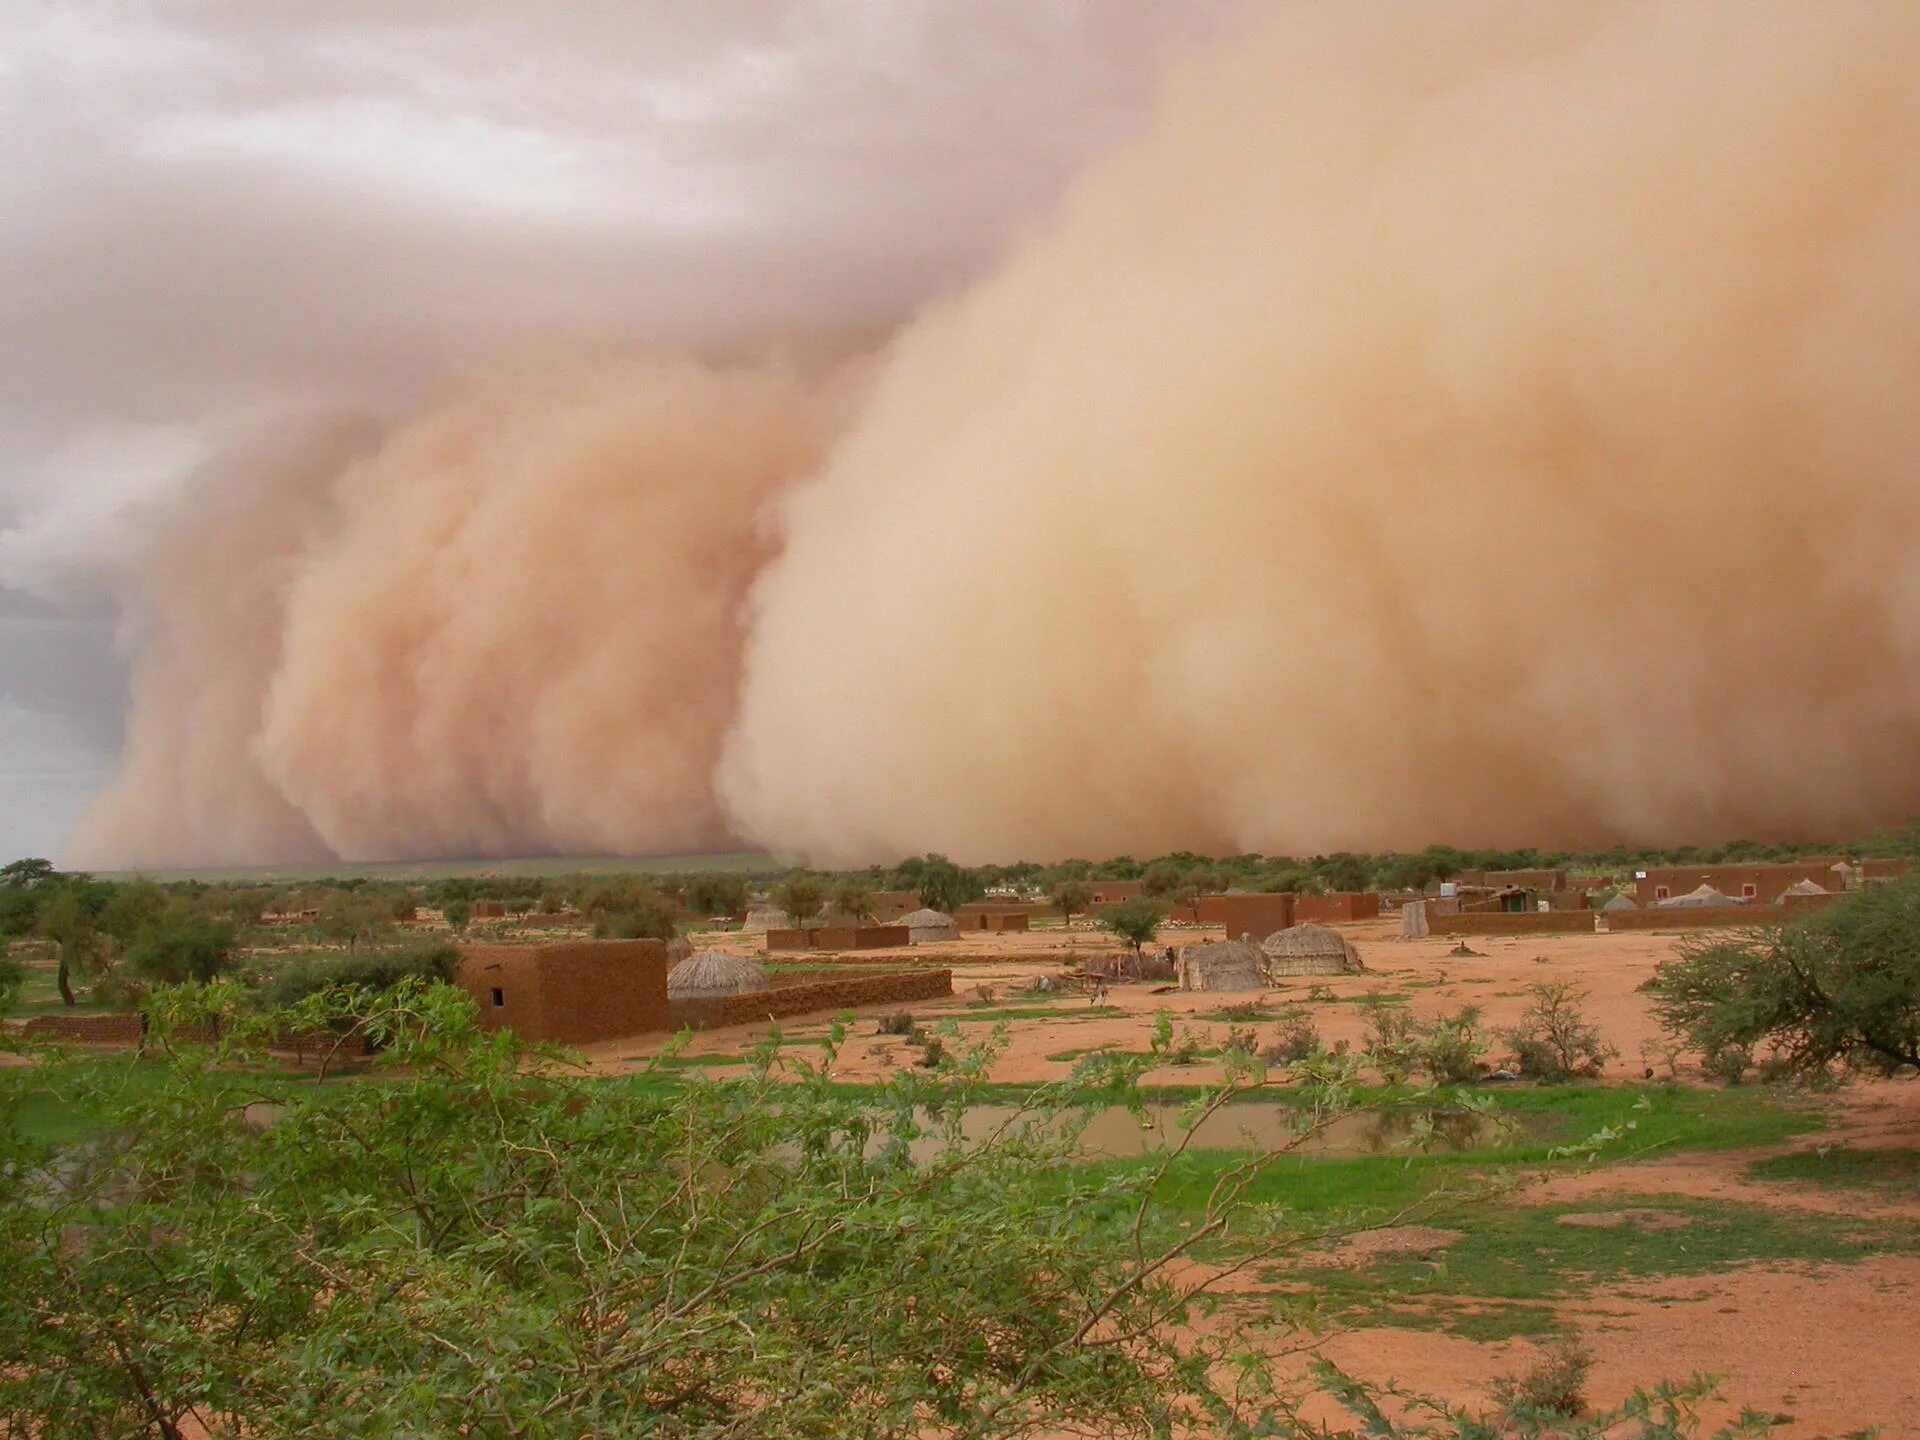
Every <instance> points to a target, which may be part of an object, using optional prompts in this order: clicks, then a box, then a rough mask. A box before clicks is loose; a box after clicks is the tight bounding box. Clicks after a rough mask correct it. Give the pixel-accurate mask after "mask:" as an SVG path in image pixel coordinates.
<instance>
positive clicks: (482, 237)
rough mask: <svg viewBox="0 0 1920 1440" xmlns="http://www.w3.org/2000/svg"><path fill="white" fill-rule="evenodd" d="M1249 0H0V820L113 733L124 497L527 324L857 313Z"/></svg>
mask: <svg viewBox="0 0 1920 1440" xmlns="http://www.w3.org/2000/svg"><path fill="white" fill-rule="evenodd" d="M1255 3H1257V0H1198V3H1196V0H1183V3H1181V4H1177V5H1169V4H1166V3H1164V0H1080V3H1069V0H681V3H666V0H633V3H629V4H625V5H607V4H605V3H603V0H546V3H543V4H540V5H528V4H525V3H523V0H464V3H462V0H273V3H271V4H260V3H257V0H195V3H187V0H143V3H134V0H123V3H114V0H60V3H58V4H48V3H46V0H0V858H7V857H11V856H13V855H17V854H22V853H28V852H31V853H52V852H54V851H56V850H57V849H58V847H59V842H60V840H61V838H62V837H63V836H64V834H65V832H66V829H67V827H68V826H69V825H70V824H71V823H72V820H73V817H74V816H75V814H76V813H77V811H78V809H79V807H80V806H81V805H82V803H83V802H84V799H85V797H86V795H87V794H88V793H89V792H90V791H91V790H92V789H93V788H94V787H95V786H96V785H97V784H98V783H99V782H100V780H101V779H102V778H103V777H104V776H105V774H106V773H107V772H108V771H109V770H110V769H111V767H112V763H113V755H114V752H115V749H116V747H117V745H118V743H119V712H120V708H121V705H122V703H123V690H124V678H123V675H122V667H121V665H120V662H119V661H118V659H117V658H116V657H115V655H114V634H115V627H116V618H117V616H118V607H117V598H116V577H117V576H118V575H119V574H120V571H121V567H122V566H123V565H124V564H125V562H126V561H127V559H128V557H129V556H130V555H132V554H133V553H134V552H135V550H136V549H137V545H138V537H139V534H140V530H141V518H140V517H141V513H142V509H141V507H142V504H143V502H148V501H151V500H152V499H153V498H155V497H163V496H164V495H165V494H166V493H167V491H168V489H169V488H170V487H171V486H172V485H173V484H174V483H175V482H176V481H177V480H178V479H179V477H180V476H182V475H183V474H184V473H186V472H187V471H189V470H190V469H191V468H192V466H193V465H194V464H196V463H197V462H198V461H200V460H201V459H204V458H205V457H206V456H207V454H208V450H209V447H210V446H211V445H212V444H213V443H214V442H213V441H212V439H211V438H210V437H211V436H212V435H214V434H216V433H218V432H219V430H220V428H221V427H222V426H223V425H224V424H225V423H226V422H228V421H230V420H232V419H235V418H239V417H258V416H260V415H262V414H265V415H275V414H279V413H281V412H283V411H294V412H306V411H312V410H324V409H331V408H336V407H340V406H355V407H361V406H369V405H371V406H374V407H377V408H393V407H397V406H399V405H402V404H404V403H405V401H406V398H407V397H408V395H409V394H410V393H412V392H413V391H414V390H416V389H417V388H418V387H420V386H422V385H423V384H426V383H430V382H431V380H432V379H433V378H434V377H435V376H436V375H438V374H441V373H444V371H445V370H446V369H447V368H449V367H450V366H459V365H463V364H472V363H477V362H482V361H484V360H485V359H486V357H487V356H489V355H492V354H500V353H504V352H508V351H512V350H514V349H517V348H523V347H526V346H529V345H541V346H547V345H553V344H556V343H558V344H584V345H606V344H615V345H626V344H634V343H642V342H647V341H660V340H673V341H685V342H690V343H695V344H699V345H703V346H710V347H713V346H724V345H726V344H728V343H738V342H750V341H754V340H758V339H759V338H761V337H765V336H768V335H775V336H791V337H795V338H797V339H807V338H812V337H816V336H822V335H824V336H827V337H829V338H832V337H856V338H857V337H861V336H866V335H870V334H873V333H877V332H879V331H881V330H883V329H884V328H886V327H888V326H890V325H892V324H893V323H895V322H897V321H898V319H899V318H900V317H901V316H902V315H903V314H904V313H905V312H906V311H907V310H909V309H910V308H911V307H912V305H913V304H914V303H915V302H916V301H917V300H919V299H921V298H923V297H925V296H927V295H928V294H929V293H932V292H936V291H938V290H939V289H941V288H942V287H945V286H949V285H952V284H954V283H956V282H958V281H959V280H961V279H963V278H964V277H965V276H966V275H967V274H968V273H970V271H972V270H973V269H974V268H976V267H977V266H978V265H979V264H980V263H982V261H983V259H984V258H985V257H987V256H989V255H991V254H992V253H993V252H994V250H995V248H996V247H997V245H998V244H999V243H1001V242H1002V241H1003V240H1004V238H1005V237H1006V235H1007V234H1008V233H1009V231H1010V230H1011V229H1012V227H1014V226H1016V225H1018V224H1019V223H1020V221H1021V220H1022V219H1023V218H1025V217H1028V216H1031V215H1033V214H1034V213H1035V212H1036V211H1038V210H1040V209H1041V208H1042V207H1044V205H1045V204H1046V202H1047V201H1048V200H1049V199H1050V198H1051V197H1052V196H1053V195H1055V194H1057V192H1058V190H1059V188H1060V186H1061V185H1062V183H1063V181H1064V180H1065V178H1066V177H1067V176H1068V175H1070V174H1071V172H1072V170H1073V168H1074V167H1075V165H1076V164H1077V163H1078V162H1079V161H1080V160H1082V159H1083V158H1084V157H1085V156H1087V155H1088V154H1089V153H1092V152H1094V151H1096V150H1098V149H1099V148H1101V147H1102V146H1104V145H1106V144H1109V143H1111V142H1112V141H1113V140H1114V139H1116V138H1118V137H1119V136H1121V135H1123V134H1125V133H1126V132H1127V130H1128V129H1129V127H1130V126H1132V125H1134V124H1137V123H1138V121H1139V120H1140V118H1141V116H1142V114H1143V110H1144V105H1145V101H1146V98H1147V97H1148V95H1149V94H1150V92H1151V85H1152V79H1153V76H1154V74H1155V72H1156V71H1157V69H1158V68H1159V64H1160V61H1161V58H1162V57H1163V56H1164V55H1165V54H1167V53H1168V52H1169V51H1170V50H1173V49H1176V48H1178V47H1179V46H1181V45H1183V44H1187V43H1191V42H1193V41H1195V40H1198V39H1200V38H1203V37H1204V36H1206V35H1207V34H1210V33H1213V32H1214V31H1216V30H1217V29H1218V28H1219V27H1221V26H1222V25H1225V24H1227V23H1231V18H1232V17H1233V16H1234V15H1235V14H1237V13H1239V12H1241V11H1244V10H1246V9H1249V8H1251V7H1252V6H1253V4H1255Z"/></svg>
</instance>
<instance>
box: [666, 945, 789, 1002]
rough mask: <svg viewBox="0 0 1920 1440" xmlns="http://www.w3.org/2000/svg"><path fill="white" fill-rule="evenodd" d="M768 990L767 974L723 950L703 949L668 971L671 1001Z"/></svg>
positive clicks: (753, 964) (758, 967)
mask: <svg viewBox="0 0 1920 1440" xmlns="http://www.w3.org/2000/svg"><path fill="white" fill-rule="evenodd" d="M766 988H767V972H766V971H765V970H763V969H761V968H760V966H759V964H758V963H757V962H755V961H752V960H749V959H747V957H746V956H744V955H729V954H727V953H726V951H724V950H702V951H701V952H700V953H699V954H698V955H689V956H688V957H687V958H686V959H685V960H682V961H681V962H680V963H679V964H678V965H676V966H674V967H673V969H671V970H669V971H668V972H667V998H668V999H669V1000H696V999H700V998H701V997H703V996H709V995H750V994H752V993H753V992H755V991H757V990H765V989H766Z"/></svg>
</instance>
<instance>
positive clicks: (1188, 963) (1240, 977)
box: [1178, 940, 1266, 990]
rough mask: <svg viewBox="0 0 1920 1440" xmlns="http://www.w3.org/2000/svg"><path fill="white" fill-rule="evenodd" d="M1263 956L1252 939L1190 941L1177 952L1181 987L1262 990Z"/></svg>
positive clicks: (1190, 988) (1263, 985)
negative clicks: (1204, 942) (1184, 947)
mask: <svg viewBox="0 0 1920 1440" xmlns="http://www.w3.org/2000/svg"><path fill="white" fill-rule="evenodd" d="M1263 958H1264V957H1263V956H1262V955H1261V953H1260V947H1259V946H1258V945H1255V944H1254V943H1253V942H1252V941H1251V940H1221V941H1218V942H1217V943H1215V944H1212V945H1189V946H1187V948H1186V949H1184V950H1182V951H1181V952H1180V963H1179V966H1178V968H1179V971H1180V988H1181V989H1182V990H1262V989H1265V988H1266V978H1265V977H1264V976H1263V975H1262V974H1261V968H1262V960H1263Z"/></svg>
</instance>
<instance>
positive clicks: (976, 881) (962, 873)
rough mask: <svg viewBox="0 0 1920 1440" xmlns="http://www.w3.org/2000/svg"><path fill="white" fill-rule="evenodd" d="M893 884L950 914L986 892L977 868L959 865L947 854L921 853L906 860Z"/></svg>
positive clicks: (895, 876)
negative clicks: (973, 869)
mask: <svg viewBox="0 0 1920 1440" xmlns="http://www.w3.org/2000/svg"><path fill="white" fill-rule="evenodd" d="M893 879H894V884H895V885H896V886H897V887H898V888H900V889H902V890H912V891H913V892H914V893H916V894H917V895H919V897H920V903H921V904H922V905H926V906H929V907H931V908H932V909H935V910H939V911H942V912H943V913H945V914H948V915H951V914H952V913H953V912H954V911H955V910H958V909H959V908H960V907H961V906H962V905H964V904H966V903H967V902H968V901H969V900H978V899H979V898H980V897H981V896H982V895H985V894H986V893H987V887H986V884H985V883H984V882H983V881H982V880H981V879H980V877H979V875H978V874H976V873H975V872H974V871H972V870H969V869H967V868H966V867H965V866H961V865H956V864H954V863H953V861H951V860H949V859H948V858H947V857H946V856H944V855H922V856H916V857H914V858H912V859H908V860H903V861H901V862H900V864H899V865H898V866H897V867H896V868H895V869H894V872H893Z"/></svg>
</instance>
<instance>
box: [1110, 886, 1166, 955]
mask: <svg viewBox="0 0 1920 1440" xmlns="http://www.w3.org/2000/svg"><path fill="white" fill-rule="evenodd" d="M1166 918H1167V909H1166V906H1164V905H1162V904H1161V903H1160V902H1159V901H1158V900H1149V899H1147V898H1146V897H1145V896H1142V897H1141V898H1140V899H1137V900H1122V901H1121V902H1120V903H1119V904H1118V905H1109V906H1107V908H1106V909H1104V910H1102V911H1101V912H1100V923H1101V924H1102V925H1103V926H1105V927H1106V928H1107V929H1108V930H1111V931H1112V932H1113V933H1114V934H1115V935H1118V936H1119V937H1120V938H1121V939H1122V940H1124V941H1126V942H1127V944H1129V945H1131V946H1132V947H1133V953H1134V956H1135V957H1136V958H1138V956H1139V954H1140V947H1141V946H1142V945H1145V944H1146V943H1147V942H1148V941H1149V940H1151V939H1153V937H1154V936H1155V935H1157V934H1159V933H1160V922H1161V921H1162V920H1164V919H1166Z"/></svg>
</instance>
